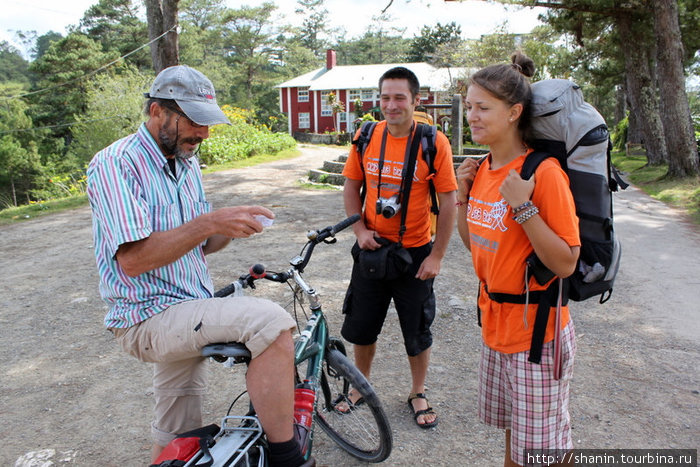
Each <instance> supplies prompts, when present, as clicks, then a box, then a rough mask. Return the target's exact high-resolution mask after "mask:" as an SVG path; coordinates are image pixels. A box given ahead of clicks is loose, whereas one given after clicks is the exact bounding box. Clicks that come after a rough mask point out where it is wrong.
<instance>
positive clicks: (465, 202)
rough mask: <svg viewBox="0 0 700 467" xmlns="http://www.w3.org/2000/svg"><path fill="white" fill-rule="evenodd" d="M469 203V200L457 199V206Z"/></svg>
mask: <svg viewBox="0 0 700 467" xmlns="http://www.w3.org/2000/svg"><path fill="white" fill-rule="evenodd" d="M467 204H469V201H457V202H456V203H455V206H457V207H460V206H466V205H467Z"/></svg>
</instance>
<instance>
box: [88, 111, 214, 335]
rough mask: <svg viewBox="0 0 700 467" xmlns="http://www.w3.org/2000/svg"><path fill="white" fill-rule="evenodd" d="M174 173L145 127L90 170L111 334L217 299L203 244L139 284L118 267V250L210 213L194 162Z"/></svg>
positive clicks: (107, 151)
mask: <svg viewBox="0 0 700 467" xmlns="http://www.w3.org/2000/svg"><path fill="white" fill-rule="evenodd" d="M176 173H177V177H175V176H174V175H173V174H172V172H171V171H170V168H169V167H168V162H167V159H166V158H165V157H164V156H163V153H162V152H161V150H160V148H159V147H158V145H157V144H156V142H155V140H154V139H153V137H152V136H151V134H150V133H149V132H148V130H147V129H146V125H145V124H142V125H141V127H140V128H139V130H138V132H136V133H135V134H133V135H130V136H127V137H126V138H123V139H121V140H119V141H117V142H115V143H113V144H112V145H110V146H109V147H107V148H105V149H103V150H102V151H100V152H98V153H97V154H96V155H95V157H94V158H93V159H92V161H91V162H90V166H89V167H88V171H87V193H88V199H89V200H90V206H91V207H92V221H93V236H94V242H95V257H96V260H97V269H98V271H99V274H100V293H101V295H102V298H103V299H104V300H105V301H106V302H107V304H108V305H109V312H108V313H107V316H106V317H105V325H106V326H107V327H113V328H126V327H130V326H133V325H134V324H136V323H139V322H141V321H143V320H145V319H147V318H150V317H151V316H153V315H155V314H157V313H160V312H161V311H163V310H165V309H166V308H168V307H169V306H170V305H173V304H175V303H178V302H181V301H184V300H193V299H199V298H209V297H211V296H212V293H213V284H212V281H211V276H210V275H209V270H208V268H207V263H206V260H205V258H204V252H203V250H202V247H203V246H204V244H203V243H202V244H200V245H198V246H197V247H196V248H194V249H193V250H191V251H190V252H188V253H187V254H186V255H185V256H183V257H182V258H180V259H178V260H177V261H175V262H173V263H171V264H168V265H166V266H163V267H160V268H157V269H154V270H151V271H148V272H145V273H143V274H141V275H139V276H137V277H129V276H127V275H126V274H125V273H124V271H123V270H122V268H121V267H120V266H119V263H117V260H116V253H117V249H118V248H119V245H122V244H124V243H128V242H134V241H137V240H141V239H144V238H147V237H148V236H150V235H151V233H152V232H160V231H167V230H170V229H174V228H175V227H178V226H180V225H182V224H184V223H186V222H189V221H191V220H192V219H194V218H195V217H197V216H200V215H202V214H204V213H207V212H209V211H210V210H211V208H210V206H209V203H207V202H206V200H205V197H204V189H203V187H202V174H201V172H200V170H199V166H198V164H197V163H196V160H194V161H193V160H183V159H180V158H177V170H176Z"/></svg>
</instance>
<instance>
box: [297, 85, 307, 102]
mask: <svg viewBox="0 0 700 467" xmlns="http://www.w3.org/2000/svg"><path fill="white" fill-rule="evenodd" d="M297 102H309V88H297Z"/></svg>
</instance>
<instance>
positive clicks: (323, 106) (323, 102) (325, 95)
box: [321, 91, 333, 117]
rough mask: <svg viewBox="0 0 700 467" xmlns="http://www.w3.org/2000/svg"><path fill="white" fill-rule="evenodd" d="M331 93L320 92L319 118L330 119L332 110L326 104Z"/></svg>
mask: <svg viewBox="0 0 700 467" xmlns="http://www.w3.org/2000/svg"><path fill="white" fill-rule="evenodd" d="M331 92H332V91H321V117H330V116H332V115H333V109H332V108H331V106H330V105H329V104H328V96H329V95H330V93H331Z"/></svg>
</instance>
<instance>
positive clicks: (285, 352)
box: [246, 331, 294, 443]
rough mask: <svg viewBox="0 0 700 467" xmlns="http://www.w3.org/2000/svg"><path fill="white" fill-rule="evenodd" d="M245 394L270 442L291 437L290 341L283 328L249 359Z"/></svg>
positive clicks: (292, 374) (282, 440)
mask: <svg viewBox="0 0 700 467" xmlns="http://www.w3.org/2000/svg"><path fill="white" fill-rule="evenodd" d="M246 382H247V386H248V394H249V395H250V400H251V402H252V403H253V406H254V407H255V411H256V412H257V415H258V418H259V419H260V424H261V425H262V426H263V429H264V430H265V434H266V435H267V438H268V440H269V441H270V442H272V443H281V442H285V441H289V440H290V439H292V437H293V436H294V430H293V427H292V420H293V418H294V343H293V341H292V333H291V332H290V331H284V332H283V333H282V334H280V335H279V337H278V338H277V339H276V340H275V341H274V342H273V343H272V344H270V346H269V347H268V348H267V349H265V351H264V352H263V353H261V354H260V355H258V356H257V357H256V358H254V359H252V360H251V361H250V365H249V366H248V374H247V375H246Z"/></svg>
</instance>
